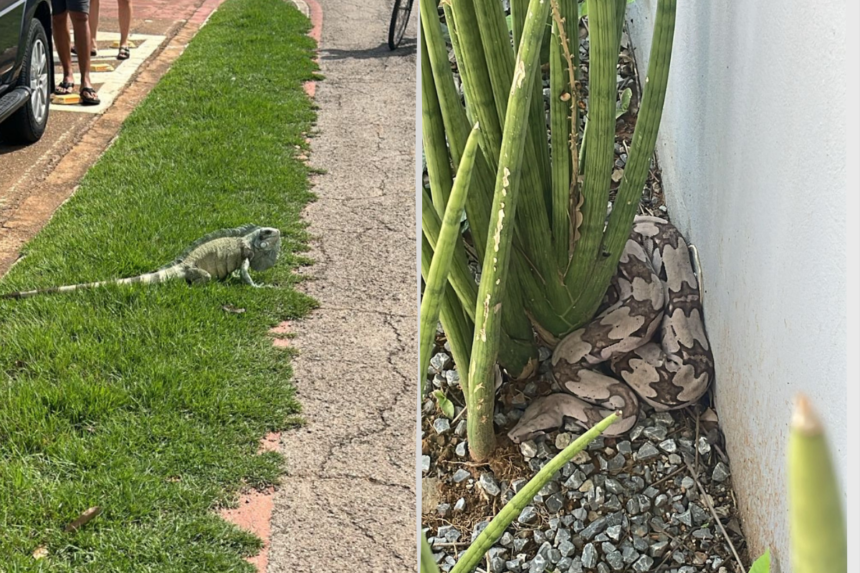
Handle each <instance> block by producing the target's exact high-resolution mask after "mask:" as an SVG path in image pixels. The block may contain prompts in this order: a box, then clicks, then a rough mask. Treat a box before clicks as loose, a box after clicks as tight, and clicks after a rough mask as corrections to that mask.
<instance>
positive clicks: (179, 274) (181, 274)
mask: <svg viewBox="0 0 860 573" xmlns="http://www.w3.org/2000/svg"><path fill="white" fill-rule="evenodd" d="M185 271H186V269H185V268H183V267H182V266H181V265H174V266H172V267H167V268H166V269H161V270H158V271H155V272H152V273H146V274H142V275H138V276H136V277H129V278H127V279H116V280H111V281H99V282H95V283H81V284H76V285H66V286H57V287H50V288H41V289H36V290H25V291H18V292H10V293H7V294H0V299H4V298H28V297H31V296H36V295H40V294H53V293H62V292H72V291H76V290H81V289H88V288H98V287H101V286H105V285H131V284H137V283H142V284H147V285H149V284H158V283H163V282H166V281H169V280H172V279H177V278H185Z"/></svg>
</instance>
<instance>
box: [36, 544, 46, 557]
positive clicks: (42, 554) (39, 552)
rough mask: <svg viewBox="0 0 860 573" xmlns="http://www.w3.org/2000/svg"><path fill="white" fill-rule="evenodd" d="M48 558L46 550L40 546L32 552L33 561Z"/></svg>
mask: <svg viewBox="0 0 860 573" xmlns="http://www.w3.org/2000/svg"><path fill="white" fill-rule="evenodd" d="M47 556H48V548H47V547H45V546H44V545H40V546H38V547H37V548H36V550H35V551H33V559H44V558H45V557H47Z"/></svg>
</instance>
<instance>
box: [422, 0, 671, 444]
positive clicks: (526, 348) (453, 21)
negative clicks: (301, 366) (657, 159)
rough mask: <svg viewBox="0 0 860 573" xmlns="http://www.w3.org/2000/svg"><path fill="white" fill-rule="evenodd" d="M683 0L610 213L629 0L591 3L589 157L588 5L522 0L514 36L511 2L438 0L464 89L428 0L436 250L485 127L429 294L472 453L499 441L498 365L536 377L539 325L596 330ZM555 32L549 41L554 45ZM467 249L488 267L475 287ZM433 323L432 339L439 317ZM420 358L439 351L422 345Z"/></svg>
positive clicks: (429, 232) (662, 23) (426, 118)
mask: <svg viewBox="0 0 860 573" xmlns="http://www.w3.org/2000/svg"><path fill="white" fill-rule="evenodd" d="M675 1H676V0H658V7H657V15H656V21H655V29H654V36H653V43H652V47H651V58H650V62H649V67H648V72H647V76H646V78H645V80H644V81H643V82H642V84H643V88H644V92H643V96H642V100H641V104H640V109H639V118H638V120H637V122H636V128H635V131H634V134H633V141H632V147H631V149H630V153H629V159H628V163H627V168H626V169H625V171H624V175H623V178H622V180H621V182H620V186H619V188H618V192H617V195H616V199H615V204H614V208H613V210H612V213H611V215H610V217H609V219H608V221H607V219H606V205H607V202H608V200H609V190H610V182H611V174H612V169H613V161H614V145H615V120H616V115H615V114H616V100H617V98H618V90H617V84H616V66H617V63H618V53H619V45H620V41H621V31H622V25H623V19H624V10H625V7H626V4H627V0H589V1H588V18H589V25H588V29H589V34H590V45H591V48H590V49H591V53H590V58H589V97H588V105H587V110H586V114H587V115H586V117H587V121H588V153H587V154H584V153H582V154H581V153H580V151H581V149H580V148H581V147H582V143H581V140H583V137H584V134H583V129H582V125H581V124H582V121H581V120H582V119H583V118H581V117H580V104H581V98H580V96H579V89H578V86H579V83H578V82H579V78H578V68H579V43H578V39H579V7H578V4H577V2H575V1H573V0H512V1H511V16H510V22H511V32H512V33H511V32H509V28H508V21H506V17H505V13H504V11H503V9H502V3H501V2H500V1H499V0H441V8H442V10H443V12H444V16H445V24H446V26H447V32H448V37H449V38H450V42H451V45H452V48H453V52H454V58H455V60H456V69H457V72H458V74H459V79H460V83H461V87H462V96H463V97H462V98H461V94H460V92H459V91H458V90H457V87H456V83H455V78H454V74H453V71H452V66H451V62H450V60H449V57H448V48H447V45H446V40H445V36H444V35H443V31H442V25H441V22H440V18H439V7H440V6H439V5H437V0H420V9H421V25H422V31H423V33H422V35H421V58H422V88H421V91H422V106H423V111H422V118H423V121H422V132H423V133H422V135H423V142H424V152H425V154H426V157H427V169H428V175H429V182H430V189H429V193H426V194H425V196H424V208H423V210H422V227H423V231H424V232H423V234H424V238H423V241H424V242H423V246H422V253H423V256H425V257H432V256H433V254H434V244H435V241H436V236H437V235H438V232H439V229H440V228H441V220H442V218H443V216H444V213H445V211H446V206H447V204H448V201H449V197H450V196H451V194H452V189H453V188H454V186H455V185H456V178H455V174H457V173H458V170H459V169H460V168H461V164H462V163H463V162H464V161H466V160H467V154H466V146H467V141H468V140H469V137H470V136H469V134H470V131H471V130H472V127H473V126H474V125H476V124H479V125H480V126H481V127H480V134H479V136H477V148H478V149H477V152H476V154H475V158H474V165H473V168H472V172H471V180H470V185H469V193H468V196H467V197H466V198H465V213H466V220H467V222H468V233H466V234H464V235H463V238H462V239H458V240H457V241H456V244H455V245H454V247H453V249H452V252H451V253H448V252H447V251H446V252H445V253H444V256H445V258H446V259H448V260H449V262H448V263H447V265H448V268H449V271H448V273H447V277H448V287H447V288H436V289H435V290H434V291H433V292H432V293H430V292H425V295H424V296H425V298H426V297H428V296H433V297H436V298H437V299H438V300H436V301H435V302H433V303H432V305H433V306H435V307H438V308H439V309H440V311H439V317H440V320H441V322H442V326H443V329H444V330H445V334H446V336H447V338H448V341H449V342H450V344H451V346H452V352H453V354H454V359H455V360H456V361H457V364H458V368H459V370H460V380H461V384H462V387H463V389H464V392H465V400H466V406H467V410H468V418H467V420H468V436H469V448H470V452H471V455H472V457H473V458H474V459H476V460H483V459H486V458H487V457H488V456H489V455H490V453H491V452H492V450H493V448H494V444H495V438H494V431H493V422H492V420H493V410H494V405H495V404H494V391H495V382H496V380H497V378H498V366H501V368H503V369H504V370H505V371H506V372H507V374H508V375H510V376H512V377H514V378H525V377H528V376H529V375H531V374H532V373H533V372H534V371H535V368H536V365H537V341H536V339H535V332H536V333H537V334H538V336H539V338H540V339H542V340H543V341H544V342H545V343H547V344H549V345H553V344H555V343H556V342H557V341H558V340H559V339H560V338H561V337H563V336H564V335H566V334H568V333H570V332H572V331H573V330H575V329H577V328H579V327H581V326H582V325H584V324H585V323H586V322H588V321H589V320H590V319H591V318H592V317H593V316H594V314H595V312H596V311H597V308H598V306H599V305H600V303H601V300H602V299H603V296H604V294H605V292H606V289H607V287H608V285H609V282H610V280H611V279H612V276H613V275H614V273H615V270H616V267H617V265H618V261H619V259H620V257H621V252H622V249H623V247H624V244H625V243H626V240H627V237H628V235H629V233H630V229H631V226H632V223H633V217H634V216H635V214H636V208H637V205H638V203H639V198H640V196H641V193H642V189H643V187H644V184H645V179H646V177H647V174H648V168H649V165H650V161H651V156H652V155H653V152H654V144H655V141H656V136H657V129H658V127H659V123H660V116H661V113H662V108H663V101H664V98H665V94H666V85H667V81H668V72H669V60H670V56H671V50H672V37H673V33H674V24H675ZM547 41H548V48H549V49H548V50H542V48H543V47H544V46H546V42H547ZM547 58H548V59H549V62H545V61H544V60H545V59H547ZM544 63H548V65H547V66H542V64H544ZM543 68H548V69H549V72H548V73H549V78H548V79H549V88H550V90H549V91H550V106H549V121H548V122H547V115H546V112H545V109H544V101H543V97H542V86H541V81H539V80H540V79H541V78H542V77H543V75H542V74H543V72H542V69H543ZM583 143H584V141H583ZM580 156H581V157H582V159H581V160H580ZM468 161H471V159H468ZM470 257H472V258H473V259H474V260H475V263H476V264H477V265H478V266H479V268H480V269H481V273H480V276H481V280H480V284H479V285H477V289H476V288H475V284H474V280H473V278H472V274H471V272H472V271H471V269H470V267H469V258H470ZM422 266H424V265H423V263H422ZM427 272H429V266H428V268H427ZM425 275H426V272H425ZM476 290H477V292H476ZM422 328H428V329H432V333H435V329H436V324H435V323H434V324H429V323H428V324H422ZM432 333H431V334H432ZM431 334H428V335H425V337H424V340H425V342H426V339H432V337H431ZM422 352H425V356H426V354H428V353H429V351H427V350H426V349H424V347H423V346H422ZM458 355H459V356H458Z"/></svg>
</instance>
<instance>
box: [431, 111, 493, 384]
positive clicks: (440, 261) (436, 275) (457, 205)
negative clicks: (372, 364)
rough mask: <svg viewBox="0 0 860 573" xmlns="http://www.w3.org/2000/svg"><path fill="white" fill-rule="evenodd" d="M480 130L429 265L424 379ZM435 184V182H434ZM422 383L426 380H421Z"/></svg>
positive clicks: (470, 147) (468, 152)
mask: <svg viewBox="0 0 860 573" xmlns="http://www.w3.org/2000/svg"><path fill="white" fill-rule="evenodd" d="M477 134H478V126H477V125H476V126H475V127H474V129H473V130H472V133H471V134H470V135H469V140H468V141H467V142H466V150H465V153H464V154H463V160H462V161H461V162H460V169H459V170H458V171H457V178H456V179H455V181H454V187H453V189H452V190H451V197H450V198H449V200H448V205H447V206H446V207H445V216H444V217H443V219H442V229H441V231H440V232H439V239H438V240H437V241H436V249H435V252H434V254H433V260H432V262H431V263H430V273H429V274H428V275H427V279H426V281H425V287H424V296H423V297H422V299H421V314H420V317H421V320H420V325H421V332H420V333H419V341H420V346H419V349H420V355H421V370H420V372H421V375H422V376H424V373H425V372H427V367H428V366H429V365H430V353H431V352H433V337H434V336H435V335H436V323H437V322H438V321H439V308H440V306H441V304H442V293H443V291H444V289H445V286H446V285H447V284H448V269H449V267H450V265H451V257H452V255H453V253H454V245H455V244H456V242H457V238H458V237H459V233H460V220H461V218H462V217H463V206H464V205H465V204H466V195H467V194H468V193H469V185H470V184H471V182H472V167H473V166H474V164H475V152H476V151H477V149H478V137H477ZM431 183H432V182H431ZM422 381H423V378H422Z"/></svg>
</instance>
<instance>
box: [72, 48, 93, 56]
mask: <svg viewBox="0 0 860 573" xmlns="http://www.w3.org/2000/svg"><path fill="white" fill-rule="evenodd" d="M72 53H73V54H74V55H76V56H77V55H78V49H77V48H75V47H74V46H72ZM98 55H99V51H98V50H90V56H91V57H93V58H95V57H96V56H98Z"/></svg>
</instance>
